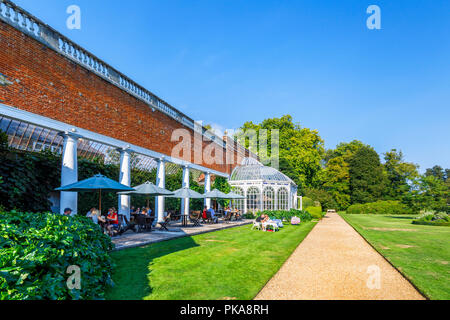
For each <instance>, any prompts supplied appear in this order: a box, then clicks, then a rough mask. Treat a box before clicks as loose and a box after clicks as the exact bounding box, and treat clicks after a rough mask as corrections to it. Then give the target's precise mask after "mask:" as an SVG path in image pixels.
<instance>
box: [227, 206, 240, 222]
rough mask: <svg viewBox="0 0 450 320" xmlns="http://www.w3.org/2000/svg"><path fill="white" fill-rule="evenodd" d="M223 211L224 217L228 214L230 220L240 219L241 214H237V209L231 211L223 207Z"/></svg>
mask: <svg viewBox="0 0 450 320" xmlns="http://www.w3.org/2000/svg"><path fill="white" fill-rule="evenodd" d="M223 211H224V212H225V216H228V214H229V213H230V214H231V216H230V219H231V218H232V217H233V216H234V217H235V219H236V220H239V219H240V218H241V214H240V213H239V210H237V209H231V208H230V207H225V208H224V209H223Z"/></svg>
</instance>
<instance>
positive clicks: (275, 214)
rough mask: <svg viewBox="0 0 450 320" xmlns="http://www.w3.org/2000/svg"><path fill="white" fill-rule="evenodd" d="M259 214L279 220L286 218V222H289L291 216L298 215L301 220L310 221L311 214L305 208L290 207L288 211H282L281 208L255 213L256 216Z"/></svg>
mask: <svg viewBox="0 0 450 320" xmlns="http://www.w3.org/2000/svg"><path fill="white" fill-rule="evenodd" d="M261 214H266V215H268V216H269V217H270V218H271V219H280V220H282V221H283V220H286V221H287V222H290V221H291V219H292V218H293V217H299V218H300V220H301V221H311V220H312V216H311V214H310V213H309V212H308V211H306V210H295V209H291V210H289V211H282V210H273V211H271V210H265V211H260V212H258V213H257V214H256V216H260V215H261Z"/></svg>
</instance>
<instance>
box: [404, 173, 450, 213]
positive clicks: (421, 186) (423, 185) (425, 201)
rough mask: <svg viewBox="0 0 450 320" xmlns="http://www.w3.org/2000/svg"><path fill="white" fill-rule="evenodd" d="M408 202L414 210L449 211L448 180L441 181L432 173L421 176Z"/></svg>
mask: <svg viewBox="0 0 450 320" xmlns="http://www.w3.org/2000/svg"><path fill="white" fill-rule="evenodd" d="M407 200H409V203H411V206H412V207H413V208H415V209H416V210H434V211H442V212H447V213H449V212H450V180H449V179H447V180H446V181H443V180H441V179H439V178H437V177H435V176H434V175H429V176H427V175H424V176H421V177H420V179H419V181H418V183H417V185H416V190H414V191H413V193H412V194H411V195H410V197H409V199H407Z"/></svg>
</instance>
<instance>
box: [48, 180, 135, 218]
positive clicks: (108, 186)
mask: <svg viewBox="0 0 450 320" xmlns="http://www.w3.org/2000/svg"><path fill="white" fill-rule="evenodd" d="M55 190H56V191H67V192H92V191H98V194H99V198H98V199H99V209H100V212H102V191H107V192H117V191H134V189H133V188H131V187H128V186H126V185H124V184H121V183H119V182H117V181H114V180H112V179H109V178H107V177H105V176H103V175H101V174H97V175H95V176H93V177H92V178H89V179H86V180H82V181H78V182H75V183H72V184H68V185H66V186H62V187H59V188H56V189H55Z"/></svg>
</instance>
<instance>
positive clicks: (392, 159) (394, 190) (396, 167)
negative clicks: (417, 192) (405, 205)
mask: <svg viewBox="0 0 450 320" xmlns="http://www.w3.org/2000/svg"><path fill="white" fill-rule="evenodd" d="M384 160H385V163H384V169H385V170H386V174H387V185H386V196H387V197H388V198H390V199H392V200H403V197H404V196H405V195H406V194H407V193H408V192H410V190H411V187H412V185H413V182H414V181H415V180H416V179H417V178H419V172H418V166H417V165H416V164H414V163H409V162H405V161H404V159H403V153H402V152H401V151H397V150H396V149H392V150H391V151H389V152H386V153H385V154H384Z"/></svg>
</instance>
